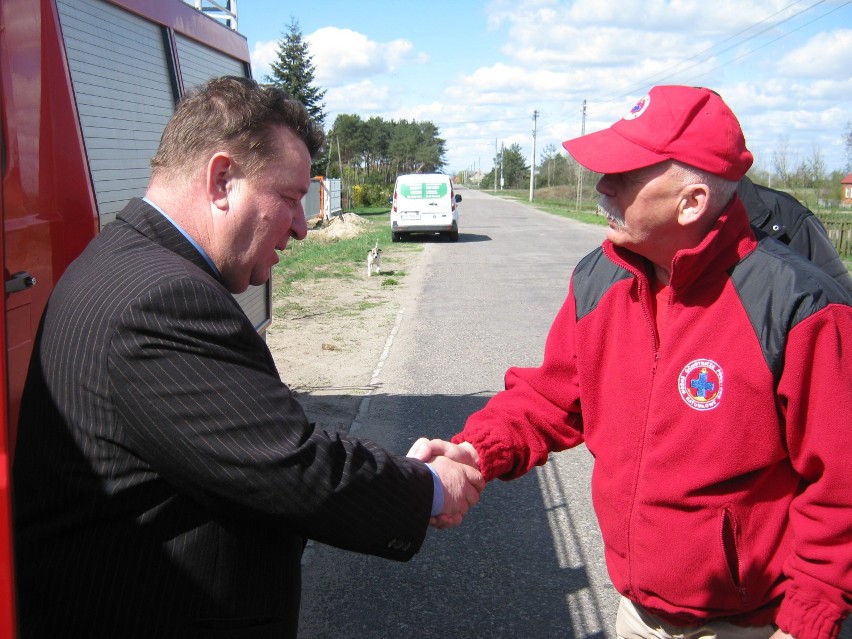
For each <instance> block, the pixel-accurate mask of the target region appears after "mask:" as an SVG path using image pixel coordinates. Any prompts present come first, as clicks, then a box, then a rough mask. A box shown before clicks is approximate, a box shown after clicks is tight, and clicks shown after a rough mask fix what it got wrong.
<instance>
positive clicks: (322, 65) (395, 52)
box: [305, 27, 428, 87]
mask: <svg viewBox="0 0 852 639" xmlns="http://www.w3.org/2000/svg"><path fill="white" fill-rule="evenodd" d="M305 41H306V42H307V43H308V44H309V45H310V51H311V56H312V58H313V62H314V65H316V80H317V82H318V83H319V84H320V85H322V86H326V87H335V86H340V85H342V84H344V83H347V82H351V81H352V80H357V79H359V78H367V77H370V76H375V75H381V74H384V73H393V72H395V71H397V70H398V69H400V68H401V67H403V66H405V65H409V64H420V63H423V62H426V61H427V59H428V58H427V56H426V55H425V54H423V53H417V52H415V51H414V45H413V44H411V42H409V41H408V40H402V39H398V40H391V41H390V42H376V41H374V40H370V39H369V38H368V37H367V36H365V35H364V34H362V33H358V32H357V31H352V30H351V29H339V28H337V27H324V28H322V29H318V30H317V31H315V32H314V33H312V34H311V35H309V36H307V37H306V38H305Z"/></svg>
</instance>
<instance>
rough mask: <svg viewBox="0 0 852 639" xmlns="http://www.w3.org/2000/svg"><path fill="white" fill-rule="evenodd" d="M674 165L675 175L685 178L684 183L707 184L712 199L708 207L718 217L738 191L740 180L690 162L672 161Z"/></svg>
mask: <svg viewBox="0 0 852 639" xmlns="http://www.w3.org/2000/svg"><path fill="white" fill-rule="evenodd" d="M672 166H673V167H674V170H675V175H677V177H678V178H680V179H682V180H683V184H684V185H688V184H706V185H707V188H708V189H709V190H710V199H709V202H708V208H709V210H710V213H711V214H712V215H713V216H714V217H718V216H719V215H721V214H722V211H724V210H725V207H727V206H728V204H729V203H730V202H731V198H732V197H734V193H736V191H737V184H738V182H732V181H731V180H726V179H725V178H723V177H719V176H718V175H715V174H713V173H708V172H707V171H703V170H701V169H697V168H695V167H694V166H691V165H689V164H684V163H683V162H678V161H676V160H673V161H672Z"/></svg>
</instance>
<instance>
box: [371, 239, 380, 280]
mask: <svg viewBox="0 0 852 639" xmlns="http://www.w3.org/2000/svg"><path fill="white" fill-rule="evenodd" d="M381 269H382V249H380V248H379V241H378V240H376V245H375V246H374V247H373V248H371V249H370V252H369V253H367V277H370V276H371V275H372V274H373V271H376V273H378V272H379V271H380V270H381Z"/></svg>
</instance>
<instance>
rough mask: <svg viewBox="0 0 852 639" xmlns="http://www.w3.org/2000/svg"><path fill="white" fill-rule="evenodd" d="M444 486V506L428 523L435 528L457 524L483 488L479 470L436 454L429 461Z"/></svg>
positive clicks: (474, 502)
mask: <svg viewBox="0 0 852 639" xmlns="http://www.w3.org/2000/svg"><path fill="white" fill-rule="evenodd" d="M429 463H430V464H431V465H432V468H433V469H434V470H435V472H436V473H437V474H438V478H439V479H440V480H441V485H442V486H443V487H444V508H443V510H442V511H441V514H440V515H438V516H436V517H432V519H431V520H430V521H429V523H430V524H432V525H433V526H435V527H436V528H451V527H453V526H458V525H459V524H460V523H461V522H462V518H463V517H464V516H465V515H466V514H467V512H468V510H470V507H471V506H473V505H475V504H476V503H477V502H478V501H479V494H480V493H481V492H482V491H483V489H484V488H485V481H484V480H483V479H482V475H480V473H479V470H478V469H476V468H473V467H471V466H468V465H466V464H464V463H461V462H457V461H453V460H452V459H450V458H449V457H444V456H438V457H435V458H434V459H432V460H431V461H430V462H429Z"/></svg>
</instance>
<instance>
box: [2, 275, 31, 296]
mask: <svg viewBox="0 0 852 639" xmlns="http://www.w3.org/2000/svg"><path fill="white" fill-rule="evenodd" d="M35 285H36V278H34V277H33V276H32V275H30V274H29V273H27V272H25V271H20V272H19V273H14V274H13V275H12V277H10V278H9V279H8V280H6V293H7V294H8V293H20V292H21V291H25V290H27V289H28V288H32V287H33V286H35Z"/></svg>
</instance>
